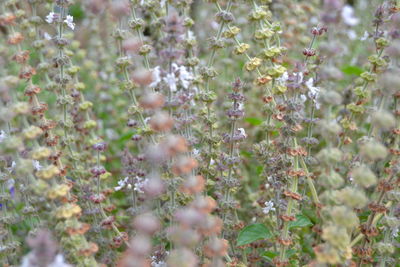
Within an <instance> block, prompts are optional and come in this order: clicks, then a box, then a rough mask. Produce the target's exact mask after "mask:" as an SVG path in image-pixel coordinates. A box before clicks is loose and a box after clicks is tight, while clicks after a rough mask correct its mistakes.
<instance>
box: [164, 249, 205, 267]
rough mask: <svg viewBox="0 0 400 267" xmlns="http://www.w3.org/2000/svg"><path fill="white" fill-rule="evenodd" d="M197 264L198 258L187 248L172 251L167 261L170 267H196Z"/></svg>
mask: <svg viewBox="0 0 400 267" xmlns="http://www.w3.org/2000/svg"><path fill="white" fill-rule="evenodd" d="M197 263H198V259H197V256H196V255H195V254H193V252H191V251H190V250H189V249H187V248H180V249H175V250H173V251H171V253H170V254H169V256H168V260H167V264H168V266H169V267H196V266H197Z"/></svg>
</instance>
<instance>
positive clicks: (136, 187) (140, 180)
mask: <svg viewBox="0 0 400 267" xmlns="http://www.w3.org/2000/svg"><path fill="white" fill-rule="evenodd" d="M136 179H137V182H136V183H135V184H134V188H133V190H134V191H136V192H138V193H144V191H143V189H144V187H145V186H146V184H147V183H148V182H149V179H143V178H140V177H136Z"/></svg>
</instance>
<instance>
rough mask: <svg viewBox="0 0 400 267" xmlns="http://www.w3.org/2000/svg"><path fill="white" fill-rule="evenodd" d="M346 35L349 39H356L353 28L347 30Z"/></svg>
mask: <svg viewBox="0 0 400 267" xmlns="http://www.w3.org/2000/svg"><path fill="white" fill-rule="evenodd" d="M347 36H348V37H349V39H350V40H355V39H357V33H356V32H355V31H354V30H349V31H347Z"/></svg>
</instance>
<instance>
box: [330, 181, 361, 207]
mask: <svg viewBox="0 0 400 267" xmlns="http://www.w3.org/2000/svg"><path fill="white" fill-rule="evenodd" d="M335 194H336V196H337V199H338V200H339V201H340V202H342V203H343V204H345V205H346V206H349V207H351V208H359V209H361V208H363V207H365V205H367V203H368V198H367V197H366V196H365V193H364V192H363V191H361V190H359V189H355V188H353V187H350V186H347V187H345V188H343V189H341V190H340V191H336V192H335Z"/></svg>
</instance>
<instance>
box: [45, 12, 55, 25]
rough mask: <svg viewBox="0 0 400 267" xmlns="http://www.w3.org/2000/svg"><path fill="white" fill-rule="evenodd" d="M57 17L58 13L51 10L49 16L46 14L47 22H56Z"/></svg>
mask: <svg viewBox="0 0 400 267" xmlns="http://www.w3.org/2000/svg"><path fill="white" fill-rule="evenodd" d="M55 18H56V14H55V13H54V12H50V13H49V14H48V15H47V16H46V22H47V23H49V24H51V23H53V22H54V19H55Z"/></svg>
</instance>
